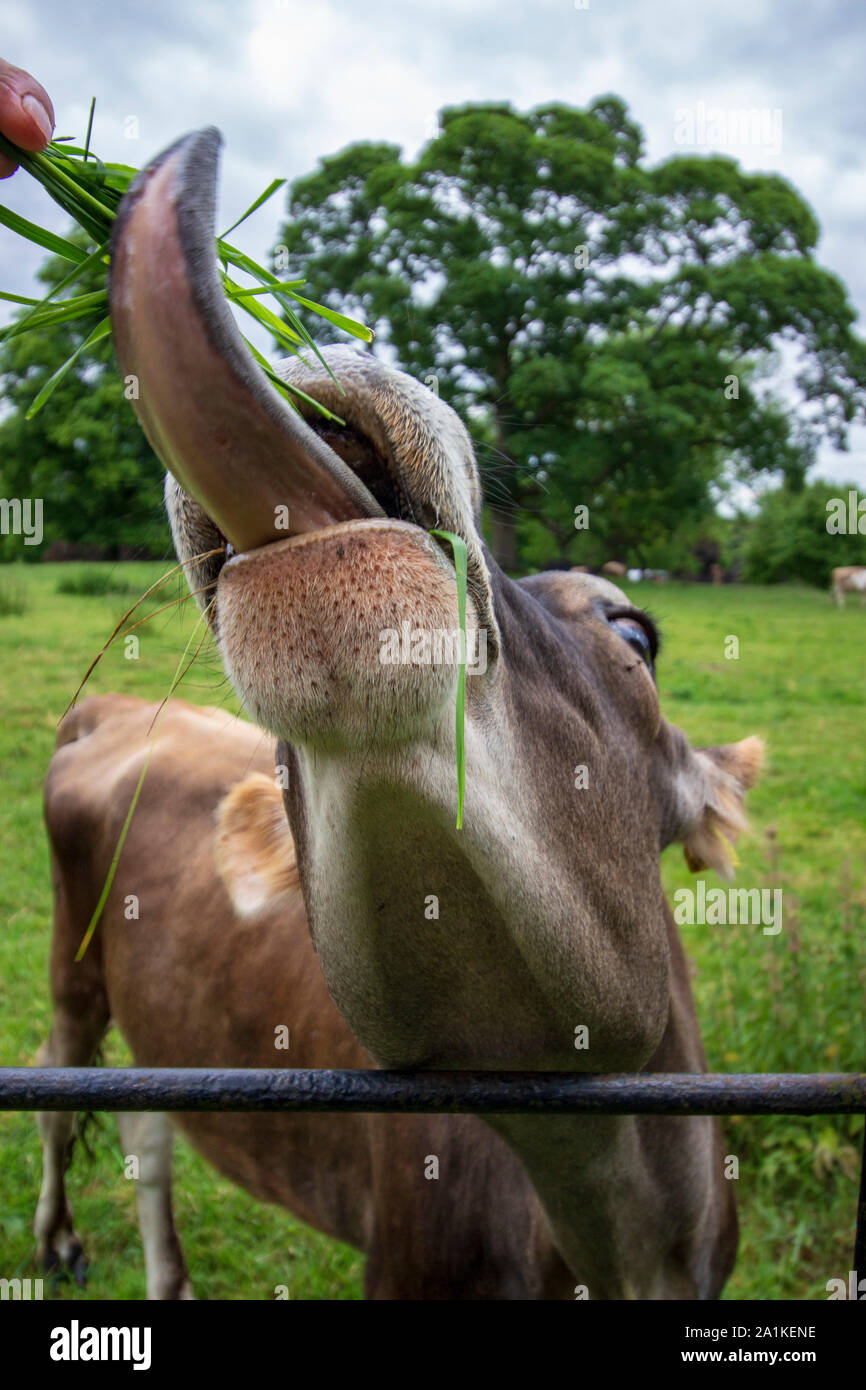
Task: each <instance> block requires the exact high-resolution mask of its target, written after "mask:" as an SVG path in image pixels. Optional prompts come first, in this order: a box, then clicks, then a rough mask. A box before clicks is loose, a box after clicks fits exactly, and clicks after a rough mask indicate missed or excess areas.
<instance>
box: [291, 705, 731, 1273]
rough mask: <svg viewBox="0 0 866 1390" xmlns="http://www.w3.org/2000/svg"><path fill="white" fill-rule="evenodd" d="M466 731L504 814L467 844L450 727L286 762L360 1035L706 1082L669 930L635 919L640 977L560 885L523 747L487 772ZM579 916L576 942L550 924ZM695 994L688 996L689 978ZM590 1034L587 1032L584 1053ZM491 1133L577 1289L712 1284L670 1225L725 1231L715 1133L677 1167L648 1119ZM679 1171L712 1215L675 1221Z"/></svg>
mask: <svg viewBox="0 0 866 1390" xmlns="http://www.w3.org/2000/svg"><path fill="white" fill-rule="evenodd" d="M468 735H469V736H468V754H469V767H470V769H471V768H473V767H474V768H476V769H477V772H476V775H475V778H474V780H473V782H472V796H473V803H472V804H473V806H474V807H476V808H477V806H478V805H479V804H485V802H486V804H487V807H488V810H489V811H492V807H493V805H494V803H495V806H496V808H497V809H496V814H495V815H493V814H492V813H491V814H487V815H485V816H472V817H469V816H467V824H466V828H465V829H464V830H463V831H457V830H456V829H455V828H454V822H453V819H452V815H453V802H454V766H453V761H452V755H451V749H453V743H451V745H450V748H449V740H448V739H447V738H446V737H445V735H444V733H443V737H442V748H441V751H440V750H439V749H438V748H436V747H430V748H428V749H427V750H425V753H424V754H423V755H422V754H414V755H413V754H407V753H406V751H405V750H399V751H395V752H394V753H393V754H392V755H390V756H385V757H383V756H382V755H381V754H379V753H377V755H376V758H375V765H374V759H373V757H372V755H370V756H368V757H367V758H366V759H365V758H362V757H359V758H357V760H355V761H354V762H353V763H352V764H351V765H350V764H348V763H347V760H346V758H345V756H341V757H339V758H337V757H329V756H327V755H326V754H323V753H322V752H318V753H316V754H315V755H314V754H313V753H311V752H309V751H303V750H302V751H299V750H287V749H285V748H283V749H282V750H281V758H287V759H288V760H289V762H290V769H291V770H290V794H289V797H288V802H289V806H290V820H291V823H292V829H293V833H294V836H295V840H296V846H297V851H298V858H299V866H300V869H301V879H302V882H303V884H304V888H305V896H306V900H307V908H308V913H309V918H310V923H311V928H312V932H313V938H314V941H315V943H316V947H317V950H318V952H319V955H320V959H321V963H322V967H323V970H324V974H325V977H326V979H327V980H328V984H329V987H330V989H331V992H332V994H333V995H334V998H335V1000H336V1002H337V1004H338V1007H340V1009H341V1011H342V1012H343V1013H344V1016H345V1017H346V1018H347V1020H348V1022H349V1023H350V1025H351V1026H352V1028H353V1030H354V1031H355V1032H356V1034H357V1036H358V1037H359V1038H360V1040H361V1041H362V1042H363V1043H364V1045H365V1046H366V1047H367V1048H368V1050H369V1051H370V1052H371V1053H372V1054H373V1055H374V1056H375V1057H376V1059H377V1061H379V1063H380V1064H381V1065H385V1066H398V1067H427V1068H441V1069H450V1068H504V1069H511V1068H517V1069H524V1068H525V1069H533V1070H547V1069H562V1070H586V1071H611V1070H636V1069H638V1068H640V1067H642V1066H645V1065H646V1064H647V1062H648V1061H649V1060H650V1058H651V1057H652V1054H653V1053H655V1054H656V1055H655V1057H653V1063H654V1065H659V1066H661V1068H662V1069H667V1070H699V1069H700V1068H701V1066H702V1058H701V1056H700V1043H699V1039H698V1033H697V1028H696V1025H695V1024H694V1019H693V1015H692V1014H691V1013H690V1012H689V1009H688V1008H687V1009H686V1010H685V1012H684V1011H683V1010H682V1009H681V1008H679V1011H678V1008H677V1007H675V1005H676V1004H677V999H676V997H675V995H674V994H672V992H671V983H670V972H671V971H672V969H673V968H674V966H675V962H672V961H671V957H670V945H671V941H670V939H669V938H668V936H667V932H666V929H665V926H664V925H662V927H661V930H660V933H655V934H654V933H653V932H649V931H647V930H646V929H645V927H646V920H644V922H643V923H641V924H640V926H641V927H642V928H643V930H638V929H637V927H638V924H637V923H634V924H632V925H633V927H634V929H633V930H627V931H626V932H625V936H626V938H627V939H628V942H629V951H630V952H631V955H630V957H629V962H628V968H626V967H625V965H624V963H623V959H622V957H621V956H620V955H619V954H618V952H617V951H616V950H615V949H613V948H612V947H611V943H610V940H608V939H607V938H606V935H605V933H603V932H599V931H598V929H597V928H595V927H594V925H593V919H592V918H591V917H590V915H589V913H588V912H587V910H586V907H585V905H584V904H583V903H582V902H581V900H580V897H579V896H577V895H576V893H575V890H574V884H575V882H576V881H578V882H579V875H577V877H576V875H575V871H574V870H575V866H574V864H570V865H566V864H565V863H563V864H562V866H561V872H558V871H557V867H556V857H555V856H553V858H551V856H550V846H549V843H548V844H547V845H546V846H543V845H542V843H541V840H542V835H543V821H542V822H540V823H539V825H538V827H535V818H534V817H533V815H532V808H531V806H529V805H528V804H527V800H526V798H525V796H524V795H522V793H524V792H525V788H521V787H519V786H518V785H516V781H515V767H517V766H519V764H517V763H516V761H515V759H514V750H513V749H512V748H510V747H509V746H508V741H507V740H505V739H502V738H501V736H500V738H499V748H498V751H497V752H496V753H495V754H493V755H492V754H491V749H490V747H485V749H484V753H485V756H484V757H483V758H481V757H479V756H477V754H478V753H479V751H480V750H478V749H477V748H476V747H475V745H476V743H477V740H478V738H479V737H480V735H479V734H478V731H477V728H476V727H475V725H474V724H472V723H470V726H469V730H468ZM413 757H415V758H417V760H418V766H417V767H413V766H412V765H411V760H412V758H413ZM407 779H408V780H410V781H412V783H413V789H412V791H411V793H410V792H409V791H408V790H407V786H406V783H407ZM419 788H422V789H423V794H421V793H419ZM478 826H481V827H482V830H481V831H479V829H478V828H477V827H478ZM541 862H543V863H544V865H545V871H544V873H541V874H538V875H533V874H532V873H531V872H530V871H529V866H531V865H532V864H533V863H541ZM657 877H658V875H657V873H656V879H657ZM566 894H568V895H569V896H568V897H567V907H563V902H564V901H566V896H565V895H566ZM644 901H645V906H647V917H651V916H657V915H658V914H659V913H662V915H663V914H664V908H663V906H661V890H660V887H659V886H658V885H657V883H655V884H654V883H653V882H652V881H651V880H650V881H648V882H647V884H646V892H645V900H644ZM562 912H565V913H566V916H567V917H568V921H567V922H566V923H564V924H563V925H565V926H567V928H568V929H567V930H565V931H556V930H551V922H552V921H553V920H554V919H555V918H556V915H557V913H562ZM607 925H608V928H610V926H611V924H610V923H608V924H607ZM619 925H620V928H622V927H623V923H622V922H620V924H619ZM611 935H613V936H616V932H615V931H611ZM676 983H677V982H676V980H674V984H675V985H676ZM680 984H681V986H682V989H684V990H685V996H684V997H685V998H686V1000H687V999H688V987H687V984H686V983H685V979H684V976H683V979H682V981H681V982H680ZM578 1027H586V1028H587V1029H588V1035H589V1036H588V1042H589V1046H588V1047H586V1048H581V1049H579V1050H578V1049H577V1048H576V1047H575V1036H576V1033H575V1030H576V1029H577V1028H578ZM491 1123H492V1126H493V1128H495V1129H496V1130H497V1132H498V1133H500V1134H501V1136H502V1137H503V1138H504V1139H505V1140H506V1141H507V1142H508V1144H509V1145H510V1147H511V1148H512V1149H513V1151H514V1152H515V1153H516V1154H517V1155H518V1156H519V1157H520V1158H521V1160H522V1161H523V1163H524V1166H525V1167H526V1169H527V1171H528V1173H529V1175H530V1177H531V1179H532V1182H533V1184H534V1186H535V1189H536V1191H537V1192H538V1194H539V1196H540V1198H541V1200H542V1202H543V1204H544V1206H545V1209H546V1211H547V1214H548V1217H549V1219H550V1222H551V1226H552V1229H553V1232H554V1236H555V1239H556V1242H557V1245H558V1247H559V1249H560V1251H561V1253H562V1254H563V1256H564V1257H565V1259H566V1260H567V1262H568V1263H569V1265H570V1267H571V1268H572V1270H574V1271H575V1284H576V1285H586V1286H587V1288H588V1290H589V1291H590V1296H591V1297H613V1298H628V1297H652V1296H658V1295H659V1294H660V1291H661V1290H663V1289H664V1290H665V1291H667V1296H672V1295H671V1290H673V1291H674V1292H675V1293H676V1292H679V1293H681V1294H682V1296H694V1293H695V1292H696V1291H699V1287H700V1274H699V1273H697V1274H696V1273H695V1272H694V1271H693V1270H692V1269H691V1268H690V1267H689V1264H688V1261H686V1263H685V1264H683V1262H682V1260H681V1259H680V1257H679V1256H677V1255H675V1254H673V1255H671V1257H670V1260H669V1259H668V1257H667V1255H666V1252H667V1251H669V1250H670V1249H672V1248H673V1247H674V1246H676V1241H672V1239H671V1229H672V1226H671V1223H672V1222H681V1221H683V1220H685V1221H686V1222H687V1223H688V1222H691V1223H692V1225H694V1224H695V1223H696V1222H697V1221H698V1220H699V1219H700V1220H705V1219H707V1217H706V1213H703V1214H701V1212H700V1206H701V1203H702V1202H703V1201H704V1198H705V1161H706V1158H707V1155H706V1154H705V1153H704V1154H702V1153H700V1152H699V1153H698V1154H697V1155H696V1154H695V1152H694V1141H695V1140H697V1145H698V1150H706V1149H707V1148H708V1146H710V1145H711V1142H712V1140H711V1129H710V1122H709V1121H707V1122H706V1124H705V1125H704V1129H703V1133H702V1135H701V1134H696V1132H695V1129H694V1126H695V1125H696V1124H697V1125H700V1124H701V1123H702V1122H693V1129H692V1131H691V1137H692V1143H691V1145H690V1146H680V1153H679V1156H678V1151H677V1147H676V1145H674V1146H673V1147H672V1149H671V1151H670V1152H669V1151H668V1145H667V1144H665V1143H662V1144H661V1145H659V1144H658V1143H654V1144H652V1145H650V1146H649V1148H647V1144H646V1126H647V1124H649V1125H650V1126H652V1125H653V1124H654V1123H656V1122H653V1121H646V1120H644V1121H637V1120H635V1119H633V1118H631V1117H549V1118H543V1117H538V1116H507V1117H505V1116H503V1117H499V1118H497V1119H496V1120H494V1121H492V1122H491ZM679 1162H682V1163H683V1164H684V1165H685V1169H686V1171H684V1174H683V1182H684V1184H685V1190H686V1192H688V1189H689V1174H688V1168H689V1165H691V1166H692V1167H693V1168H694V1202H695V1208H694V1210H690V1203H689V1200H688V1197H687V1196H686V1197H685V1198H684V1197H683V1186H682V1184H681V1185H680V1188H679V1193H680V1197H679V1200H680V1202H681V1210H680V1211H679V1212H678V1213H669V1212H668V1211H667V1209H666V1202H665V1198H664V1193H665V1192H666V1191H668V1190H671V1184H670V1168H671V1165H672V1164H674V1165H676V1164H677V1163H679ZM710 1219H712V1217H710ZM636 1233H638V1235H639V1238H638V1239H637V1240H636ZM636 1249H638V1250H640V1251H642V1252H643V1253H642V1254H640V1255H636V1254H635V1250H636ZM671 1261H672V1263H671Z"/></svg>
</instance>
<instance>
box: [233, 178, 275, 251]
mask: <svg viewBox="0 0 866 1390" xmlns="http://www.w3.org/2000/svg"><path fill="white" fill-rule="evenodd" d="M284 183H285V179H274V181H273V183H269V184H268V186H267V188H266V189H265V191H264V193H260V194H259V196H258V198H256V201H255V202H254V203H250V205H249V207H248V208H247V210H246V212H245V213H243V214H242V216H240V217H239V218H238V220H237V222H233V223H232V225H231V226H230V227H227V228H226V230H225V231H224V232H221V233H220V235H219V240H220V241H224V240H225V238H226V237H227V236H228V235H229V232H233V231H234V229H235V227H239V226H240V225H241V223H242V222H246V220H247V218H248V217H251V216H252V214H253V213H254V212H255V211H256V209H257V208H260V207H261V206H262V203H266V202H267V201H268V199H269V198H270V197H272V196H273V194H274V193H276V191H277V189H278V188H282V186H283V184H284Z"/></svg>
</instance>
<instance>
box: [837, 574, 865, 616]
mask: <svg viewBox="0 0 866 1390" xmlns="http://www.w3.org/2000/svg"><path fill="white" fill-rule="evenodd" d="M832 580H833V592H834V594H835V595H836V602H837V603H838V605H839V607H840V608H844V607H845V595H846V594H862V596H863V597H862V600H861V601H862V602H863V603H866V565H840V566H839V567H838V569H834V571H833V574H832Z"/></svg>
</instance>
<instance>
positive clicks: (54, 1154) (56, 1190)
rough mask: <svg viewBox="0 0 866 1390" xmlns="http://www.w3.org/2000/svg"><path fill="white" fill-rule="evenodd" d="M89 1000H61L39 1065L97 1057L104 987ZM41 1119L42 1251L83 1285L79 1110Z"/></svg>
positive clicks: (104, 1016)
mask: <svg viewBox="0 0 866 1390" xmlns="http://www.w3.org/2000/svg"><path fill="white" fill-rule="evenodd" d="M89 1002H90V1007H87V1008H83V1009H79V1008H70V1007H69V1006H68V1004H65V1003H60V1004H58V1006H57V1009H56V1012H55V1016H54V1024H53V1026H52V1029H51V1033H50V1035H49V1038H48V1041H47V1042H46V1043H45V1044H44V1046H43V1047H42V1048H40V1051H39V1054H38V1056H37V1059H36V1063H37V1066H41V1067H86V1066H88V1065H89V1064H90V1063H91V1062H92V1061H93V1057H94V1054H95V1052H96V1049H97V1047H98V1046H99V1043H100V1041H101V1039H102V1037H103V1034H104V1033H105V1030H106V1028H107V1026H108V1012H107V1009H106V1007H105V1002H104V996H103V995H102V993H101V991H100V992H98V993H97V995H96V996H95V997H92V998H91V999H90V1001H89ZM36 1122H37V1124H38V1126H39V1136H40V1138H41V1140H42V1188H41V1191H40V1193H39V1201H38V1203H37V1205H36V1217H35V1220H34V1223H33V1230H34V1233H35V1235H36V1248H37V1253H38V1256H39V1259H40V1260H41V1262H42V1266H43V1268H44V1269H46V1270H54V1269H57V1268H58V1267H59V1266H60V1265H61V1264H64V1265H66V1266H67V1267H68V1268H69V1269H70V1270H71V1271H72V1273H73V1275H74V1278H75V1282H76V1283H77V1284H79V1285H81V1286H82V1287H83V1286H84V1284H85V1283H86V1282H87V1280H86V1276H87V1260H86V1259H85V1257H84V1251H83V1249H82V1245H81V1241H80V1240H79V1238H78V1236H77V1235H76V1233H75V1229H74V1227H73V1224H72V1212H71V1210H70V1207H69V1203H68V1201H67V1199H66V1184H65V1173H66V1168H67V1165H68V1162H69V1158H70V1152H71V1145H72V1130H73V1125H74V1123H75V1112H74V1111H72V1110H45V1111H41V1112H40V1113H39V1114H38V1115H37V1117H36Z"/></svg>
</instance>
